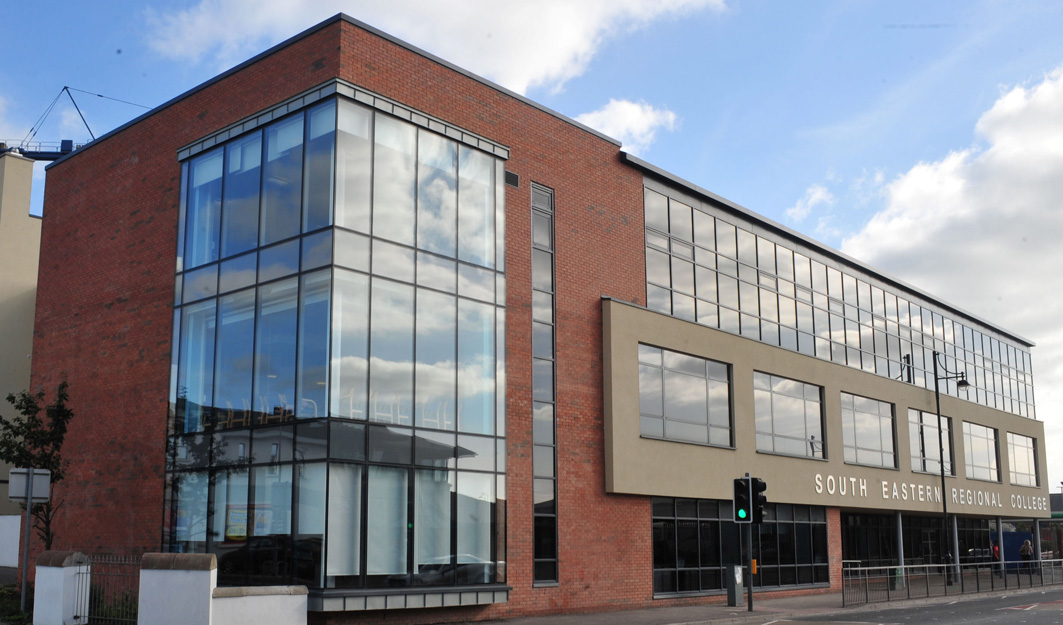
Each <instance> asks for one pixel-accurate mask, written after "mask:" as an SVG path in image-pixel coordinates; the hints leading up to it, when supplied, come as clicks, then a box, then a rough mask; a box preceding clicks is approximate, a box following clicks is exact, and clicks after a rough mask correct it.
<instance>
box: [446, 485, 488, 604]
mask: <svg viewBox="0 0 1063 625" xmlns="http://www.w3.org/2000/svg"><path fill="white" fill-rule="evenodd" d="M457 490H458V496H457V502H458V505H457V518H456V519H455V521H456V522H455V525H456V533H457V538H458V543H457V553H458V554H460V555H459V556H458V558H459V562H458V564H459V567H458V569H457V570H456V571H455V572H456V579H455V581H456V583H458V584H485V583H488V582H491V581H494V580H493V568H494V565H493V564H492V563H493V561H494V557H493V556H492V553H491V545H492V532H491V518H492V516H493V514H492V513H493V512H494V509H495V478H494V476H493V475H491V474H484V473H467V472H464V471H460V472H458V489H457ZM462 560H464V561H462Z"/></svg>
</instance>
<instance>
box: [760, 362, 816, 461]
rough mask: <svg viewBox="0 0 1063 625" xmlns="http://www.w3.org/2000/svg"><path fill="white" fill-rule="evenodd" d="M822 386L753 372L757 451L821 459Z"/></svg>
mask: <svg viewBox="0 0 1063 625" xmlns="http://www.w3.org/2000/svg"><path fill="white" fill-rule="evenodd" d="M822 392H823V389H822V387H819V386H816V385H814V384H806V383H804V382H799V381H797V380H791V379H789V378H783V377H779V376H776V375H770V374H767V373H761V372H759V371H754V372H753V400H754V405H755V408H754V413H755V415H756V420H757V451H763V452H767V453H772V454H785V455H788V456H801V457H805V458H825V457H826V447H825V444H824V440H823V401H822V399H821V397H822Z"/></svg>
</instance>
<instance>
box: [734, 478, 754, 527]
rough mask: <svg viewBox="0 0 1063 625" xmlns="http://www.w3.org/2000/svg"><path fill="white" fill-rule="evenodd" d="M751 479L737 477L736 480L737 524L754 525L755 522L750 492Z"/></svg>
mask: <svg viewBox="0 0 1063 625" xmlns="http://www.w3.org/2000/svg"><path fill="white" fill-rule="evenodd" d="M749 483H750V478H748V477H736V478H735V493H734V506H733V510H734V522H735V523H752V522H753V509H752V507H751V504H752V497H751V496H750V494H751V491H750V490H749Z"/></svg>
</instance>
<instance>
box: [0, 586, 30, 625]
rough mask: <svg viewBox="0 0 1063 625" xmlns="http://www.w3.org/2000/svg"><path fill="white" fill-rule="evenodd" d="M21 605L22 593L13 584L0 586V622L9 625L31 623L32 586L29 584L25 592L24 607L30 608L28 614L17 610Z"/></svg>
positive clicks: (26, 624) (27, 624)
mask: <svg viewBox="0 0 1063 625" xmlns="http://www.w3.org/2000/svg"><path fill="white" fill-rule="evenodd" d="M21 603H22V591H20V590H19V589H18V587H17V586H15V585H14V584H11V585H8V586H0V621H2V622H4V623H8V624H10V625H29V624H30V623H32V622H33V618H32V608H33V585H32V584H30V587H29V589H28V590H27V592H26V607H27V608H30V612H31V613H30V614H25V613H23V612H21V611H20V610H19V605H20V604H21Z"/></svg>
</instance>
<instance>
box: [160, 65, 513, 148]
mask: <svg viewBox="0 0 1063 625" xmlns="http://www.w3.org/2000/svg"><path fill="white" fill-rule="evenodd" d="M335 94H339V95H341V96H344V97H346V98H348V99H350V100H354V101H356V102H360V103H363V104H367V105H369V106H371V107H373V108H375V109H378V110H381V111H384V112H387V113H390V114H392V115H394V116H396V117H399V118H402V119H404V120H406V121H409V122H411V123H413V124H415V125H417V126H420V127H422V128H425V129H429V130H432V131H434V132H438V133H440V134H445V135H446V136H448V137H453V138H454V139H455V140H457V141H458V142H459V143H463V144H465V145H467V146H469V147H471V148H475V149H477V150H481V151H484V152H487V153H488V154H491V155H493V156H498V157H500V158H503V159H509V148H507V147H506V146H504V145H501V144H499V143H496V142H494V141H491V140H490V139H485V138H484V137H481V136H480V135H476V134H473V133H470V132H466V131H465V130H462V129H461V128H459V127H457V126H455V125H454V124H450V123H447V122H445V121H442V120H440V119H437V118H435V117H432V116H430V115H427V114H425V113H422V112H420V111H418V110H416V109H413V108H410V107H408V106H406V105H404V104H400V103H398V102H396V101H394V100H391V99H390V98H385V97H384V96H381V95H378V94H376V93H373V92H372V91H368V90H366V89H362V88H361V87H359V86H357V85H353V84H351V83H349V82H347V81H346V80H341V79H339V78H333V79H332V80H329V81H327V82H325V83H324V84H321V85H318V86H317V87H314V88H312V89H308V90H307V91H304V92H302V93H300V94H298V95H295V96H293V97H291V98H288V99H287V100H284V101H283V102H281V103H279V104H275V105H274V106H271V107H269V108H267V109H263V110H261V111H259V112H257V113H255V114H253V115H249V116H247V117H245V118H243V119H241V120H240V121H238V122H235V123H232V124H229V125H228V126H226V127H225V128H222V129H221V130H218V131H216V132H212V133H211V134H209V135H207V136H206V137H203V138H202V139H199V140H198V141H194V142H192V143H190V144H188V145H186V146H184V147H182V148H180V149H178V150H177V160H179V161H183V160H186V159H188V158H191V157H193V156H195V155H196V154H199V153H200V152H203V151H204V150H208V149H210V148H213V147H214V146H216V145H219V144H221V143H223V142H225V141H227V140H229V139H231V138H234V137H236V136H238V135H241V134H243V133H245V132H249V131H251V130H254V129H255V128H259V127H261V126H264V125H266V124H268V123H270V122H272V121H273V120H275V119H278V118H280V117H282V116H284V115H287V114H288V113H294V112H295V111H298V110H301V109H303V108H306V107H308V106H311V105H313V104H316V103H318V102H320V101H322V100H324V99H325V98H327V97H329V96H332V95H335Z"/></svg>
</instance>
